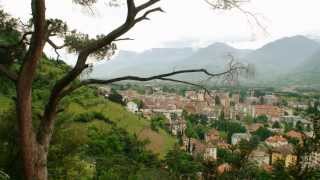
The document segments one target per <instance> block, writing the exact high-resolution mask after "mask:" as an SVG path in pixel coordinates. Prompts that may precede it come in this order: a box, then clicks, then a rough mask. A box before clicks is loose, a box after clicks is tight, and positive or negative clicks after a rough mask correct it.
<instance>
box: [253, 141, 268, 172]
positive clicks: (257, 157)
mask: <svg viewBox="0 0 320 180" xmlns="http://www.w3.org/2000/svg"><path fill="white" fill-rule="evenodd" d="M270 158H271V154H270V153H269V148H268V147H267V146H266V145H265V144H263V143H261V144H259V145H258V147H257V149H255V150H253V151H252V152H251V154H250V155H249V160H250V161H254V162H257V164H258V166H260V167H262V166H263V165H266V164H270V160H271V159H270Z"/></svg>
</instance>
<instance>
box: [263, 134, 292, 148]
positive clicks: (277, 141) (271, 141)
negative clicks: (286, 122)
mask: <svg viewBox="0 0 320 180" xmlns="http://www.w3.org/2000/svg"><path fill="white" fill-rule="evenodd" d="M265 143H266V144H267V145H268V146H270V147H280V146H283V145H288V140H287V139H286V138H284V137H283V136H281V135H275V136H271V137H268V138H267V139H266V140H265Z"/></svg>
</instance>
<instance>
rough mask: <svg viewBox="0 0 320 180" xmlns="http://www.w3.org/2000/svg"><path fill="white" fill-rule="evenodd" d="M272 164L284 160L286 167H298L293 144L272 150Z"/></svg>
mask: <svg viewBox="0 0 320 180" xmlns="http://www.w3.org/2000/svg"><path fill="white" fill-rule="evenodd" d="M271 151H272V155H271V164H275V163H276V162H277V161H279V160H282V161H284V162H285V167H290V166H293V165H296V163H297V159H298V157H297V156H296V155H295V153H294V148H293V146H292V145H291V144H286V145H282V146H278V147H274V148H272V150H271Z"/></svg>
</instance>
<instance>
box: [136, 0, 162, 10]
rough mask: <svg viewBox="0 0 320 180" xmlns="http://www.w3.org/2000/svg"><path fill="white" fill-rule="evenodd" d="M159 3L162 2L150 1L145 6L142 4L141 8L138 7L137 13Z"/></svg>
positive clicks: (157, 0)
mask: <svg viewBox="0 0 320 180" xmlns="http://www.w3.org/2000/svg"><path fill="white" fill-rule="evenodd" d="M159 1H160V0H149V1H147V2H145V3H144V4H141V5H140V6H138V7H137V8H136V10H137V13H138V12H140V11H142V10H144V9H146V8H148V7H150V6H152V5H154V4H155V3H157V2H159Z"/></svg>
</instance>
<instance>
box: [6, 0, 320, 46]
mask: <svg viewBox="0 0 320 180" xmlns="http://www.w3.org/2000/svg"><path fill="white" fill-rule="evenodd" d="M105 1H107V0H100V2H99V4H98V6H96V7H94V8H93V10H94V11H95V13H94V15H92V13H90V11H89V10H88V9H83V8H81V7H79V6H76V5H74V4H72V0H47V15H48V16H49V17H52V18H60V19H63V20H65V21H67V22H68V23H69V26H70V27H71V28H75V29H78V30H79V31H82V32H85V33H89V34H90V35H96V34H101V33H104V34H106V33H107V32H109V31H110V30H112V29H113V28H115V27H116V26H118V25H120V24H121V23H122V22H123V21H124V19H125V15H126V11H125V10H126V9H125V7H121V8H110V7H107V6H106V5H105ZM137 1H138V2H142V1H139V0H137ZM0 4H1V5H2V7H3V8H4V9H5V10H6V11H7V12H9V13H10V14H12V15H14V16H19V17H21V18H22V19H24V20H26V19H28V18H29V17H30V1H26V0H0ZM158 5H159V6H161V7H162V8H163V9H164V10H165V11H166V13H155V14H152V15H150V18H151V21H145V22H142V23H140V24H138V25H136V27H134V28H133V30H132V31H130V32H129V33H128V34H126V35H125V36H124V37H130V38H134V39H135V41H127V42H122V43H121V44H120V45H119V46H120V48H121V49H125V50H135V51H142V50H144V49H149V48H153V47H186V46H192V47H196V48H197V47H202V46H206V45H208V44H210V43H213V42H217V41H219V42H226V43H229V44H232V45H234V46H236V47H238V48H258V47H259V46H261V45H263V44H265V43H267V42H269V41H271V40H274V39H278V38H281V37H285V36H293V35H297V34H302V35H310V34H311V35H318V34H319V32H320V21H319V20H318V18H317V17H320V11H319V8H320V1H319V0H252V2H251V3H249V4H246V5H244V6H243V9H246V10H248V11H250V12H252V13H256V14H257V15H256V17H257V18H258V19H259V21H260V23H261V24H262V25H263V26H266V27H267V33H266V32H264V31H263V30H262V29H261V28H260V27H259V26H258V25H257V24H255V22H254V21H253V19H251V18H248V17H246V16H245V15H244V14H243V13H241V12H240V11H238V10H232V11H224V12H223V11H215V10H212V9H211V8H210V7H209V6H208V5H207V4H206V3H204V1H203V0H161V2H160V3H158ZM248 21H250V22H251V23H249V22H248Z"/></svg>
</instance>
